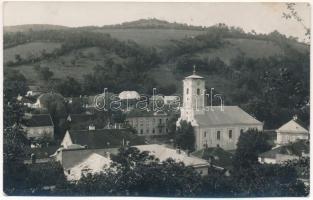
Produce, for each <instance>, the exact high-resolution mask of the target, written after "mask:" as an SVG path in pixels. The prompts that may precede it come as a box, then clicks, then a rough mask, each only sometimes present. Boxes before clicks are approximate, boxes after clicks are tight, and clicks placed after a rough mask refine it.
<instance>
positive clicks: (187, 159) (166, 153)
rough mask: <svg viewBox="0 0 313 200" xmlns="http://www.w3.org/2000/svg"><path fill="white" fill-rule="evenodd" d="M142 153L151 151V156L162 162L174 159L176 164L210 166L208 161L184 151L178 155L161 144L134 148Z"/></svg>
mask: <svg viewBox="0 0 313 200" xmlns="http://www.w3.org/2000/svg"><path fill="white" fill-rule="evenodd" d="M134 147H136V148H138V149H139V150H140V151H149V152H150V155H153V156H155V157H156V158H158V159H159V160H160V161H161V162H162V161H165V160H167V159H168V158H172V159H173V160H175V161H176V162H183V163H184V164H185V165H186V166H194V167H196V166H203V165H208V164H209V163H208V162H207V161H206V160H203V159H200V158H197V157H195V156H191V155H189V156H188V155H187V154H186V153H185V152H184V151H182V150H181V151H180V153H177V151H176V150H175V149H171V148H168V147H165V146H163V145H159V144H148V145H138V146H134Z"/></svg>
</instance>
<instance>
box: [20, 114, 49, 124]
mask: <svg viewBox="0 0 313 200" xmlns="http://www.w3.org/2000/svg"><path fill="white" fill-rule="evenodd" d="M24 125H25V126H27V127H42V126H53V122H52V119H51V116H50V114H35V115H34V114H32V115H31V116H29V117H27V118H26V119H25V122H24Z"/></svg>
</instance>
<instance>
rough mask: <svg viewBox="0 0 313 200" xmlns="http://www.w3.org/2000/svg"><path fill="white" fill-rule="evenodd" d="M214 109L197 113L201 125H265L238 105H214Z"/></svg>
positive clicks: (196, 117)
mask: <svg viewBox="0 0 313 200" xmlns="http://www.w3.org/2000/svg"><path fill="white" fill-rule="evenodd" d="M212 108H213V111H211V110H210V108H207V111H205V114H203V115H202V114H198V115H195V119H196V121H197V122H198V124H199V125H200V126H204V127H208V126H221V125H263V124H262V122H260V121H258V120H257V119H255V118H254V117H252V116H251V115H249V114H248V113H246V112H245V111H244V110H242V109H241V108H239V107H238V106H223V110H222V109H221V107H220V106H213V107H212Z"/></svg>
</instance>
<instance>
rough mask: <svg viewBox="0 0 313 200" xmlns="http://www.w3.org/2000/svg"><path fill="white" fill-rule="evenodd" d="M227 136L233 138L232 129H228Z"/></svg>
mask: <svg viewBox="0 0 313 200" xmlns="http://www.w3.org/2000/svg"><path fill="white" fill-rule="evenodd" d="M228 137H229V139H232V138H233V130H229V131H228Z"/></svg>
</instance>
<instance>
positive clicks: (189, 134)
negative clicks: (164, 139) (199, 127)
mask: <svg viewBox="0 0 313 200" xmlns="http://www.w3.org/2000/svg"><path fill="white" fill-rule="evenodd" d="M174 141H175V145H176V146H179V147H180V148H182V149H185V150H189V151H193V150H194V149H195V146H194V145H195V133H194V129H193V127H192V126H191V123H190V122H189V123H188V122H187V121H181V122H180V126H179V127H177V130H176V132H175V139H174Z"/></svg>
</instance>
